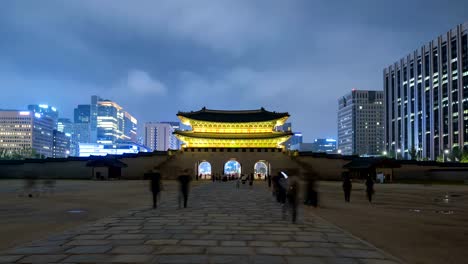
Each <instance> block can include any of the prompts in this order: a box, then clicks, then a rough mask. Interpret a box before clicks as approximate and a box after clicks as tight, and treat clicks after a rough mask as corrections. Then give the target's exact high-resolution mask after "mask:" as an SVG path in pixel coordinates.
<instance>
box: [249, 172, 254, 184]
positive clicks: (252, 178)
mask: <svg viewBox="0 0 468 264" xmlns="http://www.w3.org/2000/svg"><path fill="white" fill-rule="evenodd" d="M253 181H254V174H253V173H251V174H250V176H249V185H250V188H252V185H253Z"/></svg>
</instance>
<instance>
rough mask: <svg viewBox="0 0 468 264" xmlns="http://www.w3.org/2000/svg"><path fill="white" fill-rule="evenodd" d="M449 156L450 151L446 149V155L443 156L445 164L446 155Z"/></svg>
mask: <svg viewBox="0 0 468 264" xmlns="http://www.w3.org/2000/svg"><path fill="white" fill-rule="evenodd" d="M447 154H449V150H448V149H446V150H444V154H443V158H444V163H445V158H446V155H447Z"/></svg>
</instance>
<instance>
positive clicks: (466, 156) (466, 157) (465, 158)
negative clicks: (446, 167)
mask: <svg viewBox="0 0 468 264" xmlns="http://www.w3.org/2000/svg"><path fill="white" fill-rule="evenodd" d="M460 162H462V163H468V151H467V150H463V153H462V155H461V159H460Z"/></svg>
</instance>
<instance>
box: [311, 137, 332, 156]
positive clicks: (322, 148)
mask: <svg viewBox="0 0 468 264" xmlns="http://www.w3.org/2000/svg"><path fill="white" fill-rule="evenodd" d="M336 143H337V142H336V140H335V139H332V138H316V139H315V140H314V142H313V143H312V152H325V153H328V154H331V153H336V151H337V148H336V145H337V144H336Z"/></svg>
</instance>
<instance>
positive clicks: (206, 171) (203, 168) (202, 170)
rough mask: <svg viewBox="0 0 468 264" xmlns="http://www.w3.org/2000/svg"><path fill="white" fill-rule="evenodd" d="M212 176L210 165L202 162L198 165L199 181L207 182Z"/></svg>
mask: <svg viewBox="0 0 468 264" xmlns="http://www.w3.org/2000/svg"><path fill="white" fill-rule="evenodd" d="M212 174H213V172H212V168H211V163H209V162H208V161H206V160H204V161H201V162H199V164H198V177H199V179H201V180H208V179H211V175H212Z"/></svg>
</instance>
